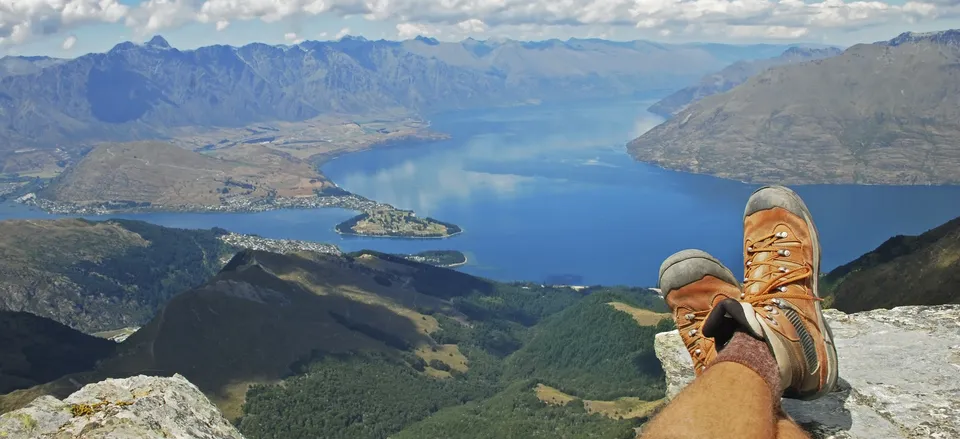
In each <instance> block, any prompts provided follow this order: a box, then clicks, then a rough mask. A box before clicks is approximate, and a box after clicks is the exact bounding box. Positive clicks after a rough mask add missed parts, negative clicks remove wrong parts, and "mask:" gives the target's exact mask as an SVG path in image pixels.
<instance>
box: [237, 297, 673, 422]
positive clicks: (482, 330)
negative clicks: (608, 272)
mask: <svg viewBox="0 0 960 439" xmlns="http://www.w3.org/2000/svg"><path fill="white" fill-rule="evenodd" d="M472 279H476V278H472ZM464 280H466V279H464ZM473 286H474V287H475V288H473V289H472V290H471V292H470V293H469V294H467V295H464V296H455V297H454V298H453V300H452V302H453V303H454V304H455V306H456V307H457V309H458V310H460V311H462V312H464V313H466V314H467V315H469V316H471V321H470V324H469V325H464V324H463V323H461V322H459V321H457V320H455V319H453V318H451V317H449V316H447V315H443V314H435V315H434V317H436V318H437V319H438V321H439V322H440V330H439V331H437V332H435V333H433V334H432V337H433V338H434V339H435V340H436V341H437V342H438V343H442V344H456V345H458V347H459V348H460V351H461V352H462V353H463V354H464V355H465V356H466V357H467V359H468V361H469V370H468V371H467V372H466V373H459V372H457V371H455V370H451V371H450V372H451V373H452V378H449V379H436V378H432V377H429V376H427V375H426V374H424V373H421V372H420V371H422V370H424V368H425V366H426V364H425V362H424V361H423V360H422V359H420V358H419V357H416V356H414V355H413V354H412V353H411V352H409V351H399V353H397V354H396V355H388V354H370V353H357V354H354V355H346V356H344V355H337V356H333V355H322V354H320V355H319V356H318V357H317V358H315V359H313V360H310V361H304V362H301V363H300V364H299V365H298V366H297V367H298V370H297V371H296V373H297V375H296V376H294V377H292V378H289V379H287V380H286V381H284V383H283V384H282V385H267V386H256V387H254V388H252V389H251V390H250V392H249V393H248V394H247V401H246V405H245V407H244V415H243V417H242V418H241V419H240V420H239V421H238V424H239V427H240V430H241V432H242V433H243V434H244V435H245V436H246V437H248V438H250V439H273V438H314V437H317V438H320V437H322V438H359V439H366V438H370V439H384V438H387V437H391V438H394V437H396V438H449V437H457V438H461V437H462V438H527V437H536V436H544V435H550V436H556V437H565V438H594V437H597V438H601V437H602V438H620V437H623V438H627V437H633V435H634V432H633V428H634V427H637V426H639V425H640V423H641V421H640V420H621V421H614V420H611V419H608V418H606V417H603V416H601V415H591V414H587V412H586V411H585V410H584V408H583V404H582V403H580V402H574V403H571V404H568V405H567V406H564V407H554V406H548V405H546V404H544V403H542V402H540V401H539V400H538V399H537V398H536V395H535V394H534V391H533V388H534V386H536V384H537V383H549V385H551V386H554V387H557V388H559V389H560V390H562V391H564V392H567V393H570V394H573V395H576V396H580V397H583V398H587V399H614V398H616V397H621V396H635V397H640V398H643V399H647V400H655V399H659V398H661V397H663V391H664V384H663V372H662V370H661V369H660V366H659V362H658V361H657V360H656V357H655V356H654V355H653V336H654V334H655V333H656V332H657V331H661V330H667V329H670V327H671V325H670V324H667V323H663V324H661V325H660V326H658V327H640V326H638V325H637V324H636V322H635V321H634V320H633V319H632V318H631V317H630V316H629V315H628V314H626V313H624V312H621V311H617V310H615V309H614V308H613V307H611V306H609V305H608V303H609V302H613V301H618V302H625V303H628V304H631V305H634V306H637V307H642V308H647V309H651V310H653V311H658V312H660V311H663V310H664V305H663V303H662V300H661V299H660V298H658V297H657V296H656V295H654V294H652V293H650V292H649V291H647V290H644V289H630V288H594V289H591V290H589V291H587V292H585V293H584V292H575V291H573V290H571V289H569V288H557V289H554V288H541V287H540V286H539V285H530V284H514V285H506V284H497V283H490V285H483V287H482V288H486V287H488V286H489V287H490V288H489V289H481V287H478V286H477V285H473ZM445 294H449V293H445ZM451 295H452V294H451ZM458 299H462V300H458ZM477 317H481V318H480V319H477ZM434 363H439V362H438V361H436V360H433V361H431V362H430V365H431V367H433V368H435V369H440V370H443V369H444V367H443V366H440V365H438V364H434ZM434 366H436V367H434Z"/></svg>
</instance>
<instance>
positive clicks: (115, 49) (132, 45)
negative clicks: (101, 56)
mask: <svg viewBox="0 0 960 439" xmlns="http://www.w3.org/2000/svg"><path fill="white" fill-rule="evenodd" d="M136 48H137V45H136V44H135V43H133V42H131V41H124V42H122V43H118V44H117V45H116V46H113V48H112V49H110V52H121V51H126V50H130V49H136Z"/></svg>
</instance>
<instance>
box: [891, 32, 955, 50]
mask: <svg viewBox="0 0 960 439" xmlns="http://www.w3.org/2000/svg"><path fill="white" fill-rule="evenodd" d="M921 41H929V42H932V43H937V44H944V45H953V46H960V29H948V30H944V31H938V32H904V33H902V34H900V35H897V37H896V38H894V39H892V40H890V41H888V42H887V43H886V44H887V45H889V46H899V45H901V44H907V43H918V42H921Z"/></svg>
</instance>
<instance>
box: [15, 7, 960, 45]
mask: <svg viewBox="0 0 960 439" xmlns="http://www.w3.org/2000/svg"><path fill="white" fill-rule="evenodd" d="M119 1H120V0H0V44H3V43H7V44H11V43H13V44H15V43H21V42H24V41H26V40H28V39H29V38H31V37H34V36H38V35H49V34H53V33H57V32H60V31H62V30H63V29H69V28H72V27H76V26H81V25H85V24H90V23H97V22H118V21H121V22H124V23H125V24H126V25H127V26H128V27H130V28H132V29H134V30H135V32H136V33H137V34H138V35H139V36H143V35H150V34H154V33H157V32H161V31H163V30H166V29H170V28H174V27H177V26H181V25H184V24H187V23H204V24H208V25H210V26H213V27H215V28H216V29H217V30H224V29H226V28H227V27H228V26H230V24H231V23H232V22H235V21H238V20H239V21H245V20H260V21H264V22H278V21H283V20H301V19H303V17H309V16H316V15H321V14H322V15H324V16H327V17H347V16H357V17H364V18H365V19H367V20H373V21H388V22H395V23H400V24H398V25H397V28H396V31H397V34H398V35H400V36H401V38H403V37H409V36H414V35H416V34H427V33H429V34H432V35H445V36H448V37H451V38H454V37H460V36H465V35H468V34H476V33H485V34H487V35H503V34H505V32H506V31H507V30H523V31H524V32H525V34H526V35H529V36H534V37H535V36H536V35H547V34H550V32H549V31H550V29H560V28H568V29H580V30H579V31H577V32H575V34H576V35H613V34H616V32H617V29H618V28H619V29H630V28H639V29H641V30H643V31H645V34H649V35H661V36H672V37H688V38H696V37H698V36H715V37H718V38H725V37H729V38H787V39H791V38H806V37H809V36H810V35H811V34H813V33H815V32H822V31H824V30H829V29H834V30H838V31H847V30H857V29H863V28H865V27H867V26H874V25H883V24H897V23H904V24H905V23H915V22H920V21H924V20H927V21H929V20H934V19H938V18H944V17H958V16H960V5H958V3H960V0H907V2H906V3H905V4H895V3H893V0H882V1H881V0H563V1H558V0H140V2H139V3H138V4H136V5H135V6H129V7H128V6H124V5H123V4H120V3H119ZM888 2H890V3H888ZM344 35H345V34H344ZM339 36H343V35H339ZM510 36H511V37H514V38H522V36H521V35H518V34H512V35H510Z"/></svg>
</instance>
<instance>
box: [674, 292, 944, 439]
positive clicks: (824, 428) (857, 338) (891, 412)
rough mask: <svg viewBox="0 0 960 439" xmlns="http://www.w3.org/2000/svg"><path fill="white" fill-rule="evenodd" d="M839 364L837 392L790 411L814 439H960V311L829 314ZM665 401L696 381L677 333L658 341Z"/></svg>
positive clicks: (791, 403)
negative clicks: (665, 380)
mask: <svg viewBox="0 0 960 439" xmlns="http://www.w3.org/2000/svg"><path fill="white" fill-rule="evenodd" d="M824 314H825V315H826V318H827V321H828V322H829V324H830V327H831V328H832V329H833V334H834V341H835V342H836V345H837V355H838V357H839V362H840V380H839V383H838V385H837V388H836V389H835V390H834V391H833V392H832V393H830V394H829V395H827V396H826V397H823V398H821V399H818V400H815V401H797V400H790V399H784V400H783V407H784V409H785V410H786V411H787V412H788V413H789V414H790V415H791V416H792V417H793V418H794V419H795V420H796V421H797V422H798V423H800V425H802V426H803V427H804V428H806V429H807V431H809V432H810V433H811V434H812V436H813V437H814V438H815V439H821V438H824V439H825V438H831V439H861V438H862V439H875V438H891V439H892V438H910V439H914V438H916V439H920V438H923V439H948V438H960V305H945V306H909V307H900V308H894V309H890V310H875V311H867V312H861V313H856V314H844V313H842V312H840V311H836V310H826V311H825V312H824ZM656 353H657V357H658V358H659V359H660V361H661V362H662V363H663V369H664V371H665V373H666V376H667V397H668V398H673V397H674V396H676V394H677V393H679V392H680V390H682V389H683V387H685V386H686V385H687V384H688V383H690V382H691V381H693V376H694V375H693V367H692V364H691V360H690V356H689V354H687V352H686V350H685V349H684V346H683V342H682V341H681V339H680V335H679V334H678V333H677V331H672V332H664V333H660V334H657V338H656Z"/></svg>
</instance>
